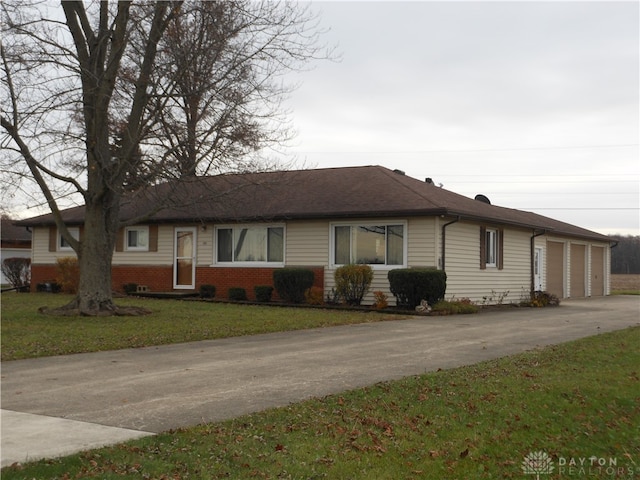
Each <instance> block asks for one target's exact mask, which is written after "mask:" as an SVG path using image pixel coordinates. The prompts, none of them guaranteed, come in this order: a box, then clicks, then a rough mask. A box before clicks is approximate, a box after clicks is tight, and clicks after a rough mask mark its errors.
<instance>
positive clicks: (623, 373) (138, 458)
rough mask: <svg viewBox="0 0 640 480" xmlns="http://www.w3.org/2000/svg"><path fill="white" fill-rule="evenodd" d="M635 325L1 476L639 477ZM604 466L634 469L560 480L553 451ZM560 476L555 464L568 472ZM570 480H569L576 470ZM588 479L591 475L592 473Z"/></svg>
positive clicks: (639, 339) (638, 339)
mask: <svg viewBox="0 0 640 480" xmlns="http://www.w3.org/2000/svg"><path fill="white" fill-rule="evenodd" d="M639 347H640V328H633V329H627V330H623V331H619V332H613V333H607V334H603V335H599V336H595V337H589V338H586V339H582V340H579V341H575V342H572V343H568V344H564V345H560V346H553V347H548V348H545V349H540V350H534V351H529V352H526V353H524V354H520V355H515V356H511V357H506V358H502V359H498V360H493V361H487V362H483V363H479V364H476V365H473V366H468V367H463V368H457V369H453V370H445V371H439V372H434V373H429V374H425V375H422V376H415V377H408V378H406V379H403V380H400V381H395V382H385V383H380V384H377V385H374V386H372V387H368V388H363V389H358V390H353V391H350V392H345V393H343V394H340V395H332V396H328V397H325V398H321V399H314V400H310V401H306V402H302V403H298V404H293V405H290V406H288V407H286V408H278V409H272V410H268V411H265V412H262V413H257V414H254V415H248V416H244V417H241V418H237V419H235V420H231V421H227V422H222V423H215V424H206V425H200V426H197V427H194V428H189V429H184V430H178V431H174V432H168V433H165V434H161V435H158V436H155V437H148V438H145V439H142V440H137V441H132V442H129V443H126V444H121V445H117V446H113V447H108V448H103V449H99V450H93V451H88V452H84V453H81V454H78V455H73V456H70V457H65V458H63V459H56V460H45V461H40V462H36V463H32V464H27V465H25V466H24V467H20V468H11V467H10V468H5V469H3V470H2V478H3V479H7V480H9V479H32V478H37V479H66V478H100V479H115V478H147V479H205V480H206V479H217V478H233V479H249V478H266V479H278V478H290V479H320V478H329V479H438V480H440V479H523V478H535V476H532V475H525V474H524V473H523V471H522V461H523V459H524V457H525V455H528V454H529V453H530V452H533V451H543V452H546V453H547V454H548V455H550V456H551V457H552V458H553V460H554V462H555V470H554V472H553V474H550V475H547V474H545V475H542V476H540V478H544V479H545V480H547V479H548V480H552V479H565V478H638V475H639V474H640V432H639V430H638V425H640V348H639ZM592 456H595V457H598V458H603V459H607V461H608V460H609V459H615V461H616V462H617V468H624V469H625V472H626V473H629V471H630V470H629V469H631V471H632V472H634V473H633V474H632V475H625V476H619V477H612V476H606V475H605V474H597V472H596V471H593V470H592V472H591V474H590V476H587V475H586V474H584V473H583V474H582V476H578V477H575V476H574V477H568V476H567V475H568V472H567V471H566V470H565V471H564V473H563V472H562V471H560V465H559V459H560V457H562V458H564V459H566V461H567V462H568V461H569V460H570V459H571V458H574V459H579V458H585V457H586V458H589V457H592ZM565 468H566V467H565ZM574 475H577V473H576V472H574ZM594 475H595V476H594Z"/></svg>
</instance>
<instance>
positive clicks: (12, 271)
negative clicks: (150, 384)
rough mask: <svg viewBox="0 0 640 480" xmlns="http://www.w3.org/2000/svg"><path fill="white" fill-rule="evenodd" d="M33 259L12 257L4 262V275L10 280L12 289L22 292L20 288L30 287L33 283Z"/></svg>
mask: <svg viewBox="0 0 640 480" xmlns="http://www.w3.org/2000/svg"><path fill="white" fill-rule="evenodd" d="M30 266H31V259H29V258H21V257H12V258H5V259H4V261H3V262H2V266H1V268H2V274H3V275H4V276H5V277H6V278H7V280H9V283H10V284H11V286H12V287H14V288H17V289H18V291H20V290H21V289H20V287H23V286H25V285H29V282H30V281H31V269H30V268H29V267H30Z"/></svg>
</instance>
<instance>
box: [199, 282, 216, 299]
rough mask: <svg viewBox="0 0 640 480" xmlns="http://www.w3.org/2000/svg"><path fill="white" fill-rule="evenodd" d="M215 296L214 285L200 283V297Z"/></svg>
mask: <svg viewBox="0 0 640 480" xmlns="http://www.w3.org/2000/svg"><path fill="white" fill-rule="evenodd" d="M215 296H216V286H215V285H209V284H206V283H205V284H204V285H200V298H213V297H215Z"/></svg>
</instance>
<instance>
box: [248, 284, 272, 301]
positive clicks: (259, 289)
mask: <svg viewBox="0 0 640 480" xmlns="http://www.w3.org/2000/svg"><path fill="white" fill-rule="evenodd" d="M253 293H255V294H256V300H257V301H258V302H264V303H267V302H270V301H271V295H273V287H272V286H271V285H256V286H255V287H253Z"/></svg>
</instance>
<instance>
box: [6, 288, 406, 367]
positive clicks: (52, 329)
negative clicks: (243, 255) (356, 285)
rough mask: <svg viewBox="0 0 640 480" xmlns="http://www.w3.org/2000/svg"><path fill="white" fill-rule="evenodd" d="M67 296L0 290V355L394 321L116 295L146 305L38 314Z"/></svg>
mask: <svg viewBox="0 0 640 480" xmlns="http://www.w3.org/2000/svg"><path fill="white" fill-rule="evenodd" d="M71 298H72V297H71V296H69V295H62V294H56V295H53V294H48V293H13V292H12V293H9V292H7V293H4V294H2V340H1V342H2V344H1V346H2V360H3V361H6V360H16V359H21V358H33V357H44V356H50V355H63V354H68V353H81V352H97V351H101V350H115V349H120V348H132V347H144V346H149V345H163V344H170V343H180V342H192V341H197V340H208V339H214V338H225V337H235V336H241V335H255V334H259V333H270V332H279V331H286V330H300V329H305V328H316V327H327V326H335V325H347V324H354V323H365V322H377V321H382V320H389V319H394V320H397V319H398V318H400V317H398V316H397V315H393V314H384V313H378V312H374V311H371V312H361V311H336V310H323V309H307V308H285V307H273V306H272V307H269V306H259V305H237V304H225V303H211V302H200V301H189V300H156V299H150V298H131V297H129V298H122V299H117V302H116V303H118V304H119V305H124V306H142V307H145V308H147V309H149V310H152V312H153V313H152V314H151V315H147V316H142V317H98V318H93V317H63V316H50V315H41V314H39V313H37V309H38V307H40V306H48V307H57V306H62V305H64V304H66V303H68V302H69V301H71Z"/></svg>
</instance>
